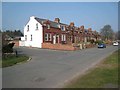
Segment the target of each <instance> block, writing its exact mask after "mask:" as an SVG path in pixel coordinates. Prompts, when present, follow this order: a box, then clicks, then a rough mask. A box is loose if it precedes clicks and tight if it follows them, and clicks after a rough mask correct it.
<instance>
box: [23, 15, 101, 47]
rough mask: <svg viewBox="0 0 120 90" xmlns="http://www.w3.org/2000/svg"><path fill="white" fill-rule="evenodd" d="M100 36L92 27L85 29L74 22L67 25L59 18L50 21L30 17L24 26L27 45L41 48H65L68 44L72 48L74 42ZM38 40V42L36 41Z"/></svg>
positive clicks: (86, 40)
mask: <svg viewBox="0 0 120 90" xmlns="http://www.w3.org/2000/svg"><path fill="white" fill-rule="evenodd" d="M30 27H31V28H30ZM35 33H36V34H35ZM38 33H40V34H38ZM37 38H38V39H37ZM98 38H99V34H98V33H97V32H93V31H92V29H91V28H89V29H85V28H84V26H81V27H76V26H75V25H74V22H71V23H70V24H69V25H67V24H64V23H61V22H60V19H59V18H55V20H54V21H50V20H47V19H41V18H37V17H30V20H29V22H28V23H27V25H26V26H25V28H24V40H25V46H32V47H39V48H52V49H62V48H61V47H63V48H64V47H66V46H70V48H71V47H73V46H72V45H73V43H74V44H75V43H80V42H88V41H89V40H91V39H94V40H96V39H98ZM29 39H30V40H29ZM34 40H36V41H34ZM37 41H38V43H36V42H37ZM39 41H41V42H39ZM35 43H36V44H35ZM40 45H41V46H40ZM62 45H63V46H62ZM66 48H67V47H66ZM66 48H64V49H66Z"/></svg>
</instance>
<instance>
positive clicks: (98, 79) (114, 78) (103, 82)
mask: <svg viewBox="0 0 120 90" xmlns="http://www.w3.org/2000/svg"><path fill="white" fill-rule="evenodd" d="M119 51H120V50H119ZM118 56H120V53H119V54H118V51H116V52H114V53H113V54H112V55H110V56H109V57H107V58H106V59H104V60H103V61H102V62H101V63H100V64H98V65H96V67H95V68H94V69H92V70H89V71H87V72H86V74H85V75H83V76H80V77H78V78H77V79H76V80H73V81H71V82H69V83H68V85H66V86H65V88H111V87H117V86H118V66H120V63H119V62H118V60H119V59H118ZM119 68H120V67H119ZM119 80H120V78H119ZM119 84H120V83H119Z"/></svg>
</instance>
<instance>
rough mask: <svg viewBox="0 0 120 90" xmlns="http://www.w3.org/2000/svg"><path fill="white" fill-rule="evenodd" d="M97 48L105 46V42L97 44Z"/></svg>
mask: <svg viewBox="0 0 120 90" xmlns="http://www.w3.org/2000/svg"><path fill="white" fill-rule="evenodd" d="M98 48H106V44H104V43H101V44H98Z"/></svg>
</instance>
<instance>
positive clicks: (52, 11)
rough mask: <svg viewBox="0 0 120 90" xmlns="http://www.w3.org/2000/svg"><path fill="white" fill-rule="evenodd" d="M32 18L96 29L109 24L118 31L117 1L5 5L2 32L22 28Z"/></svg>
mask: <svg viewBox="0 0 120 90" xmlns="http://www.w3.org/2000/svg"><path fill="white" fill-rule="evenodd" d="M30 16H36V17H39V18H45V19H49V20H54V18H56V17H58V18H60V20H61V22H62V23H66V24H69V23H70V22H74V23H75V25H76V26H78V27H79V26H81V25H84V26H85V28H89V27H91V28H92V29H93V30H97V31H100V29H101V28H102V27H103V26H104V25H106V24H109V25H111V26H112V29H113V30H114V31H117V30H118V3H117V2H72V3H71V2H56V3H54V2H45V3H43V2H35V3H33V2H3V3H2V19H3V20H2V27H3V29H5V30H6V29H10V30H15V29H20V30H23V27H24V25H25V24H26V23H27V22H28V20H29V17H30Z"/></svg>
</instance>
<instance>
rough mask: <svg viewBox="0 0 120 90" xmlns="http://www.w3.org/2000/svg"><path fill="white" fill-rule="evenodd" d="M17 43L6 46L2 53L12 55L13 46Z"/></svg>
mask: <svg viewBox="0 0 120 90" xmlns="http://www.w3.org/2000/svg"><path fill="white" fill-rule="evenodd" d="M14 44H15V43H10V44H8V45H4V46H3V47H2V53H12V52H13V46H14Z"/></svg>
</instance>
